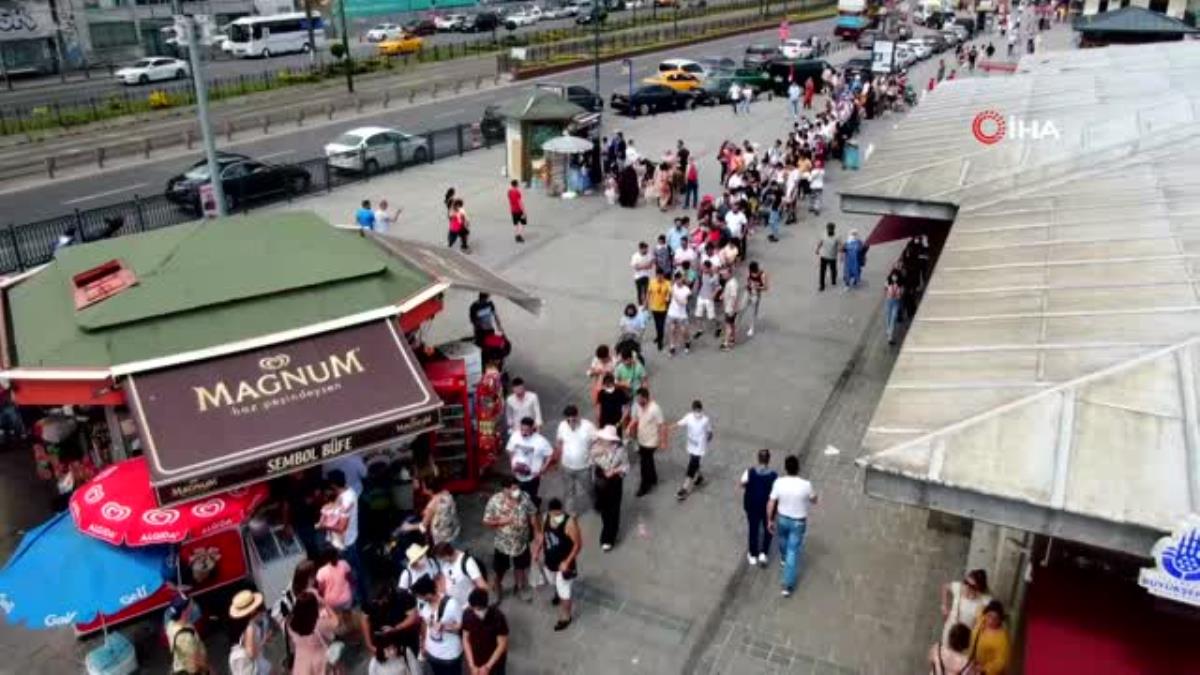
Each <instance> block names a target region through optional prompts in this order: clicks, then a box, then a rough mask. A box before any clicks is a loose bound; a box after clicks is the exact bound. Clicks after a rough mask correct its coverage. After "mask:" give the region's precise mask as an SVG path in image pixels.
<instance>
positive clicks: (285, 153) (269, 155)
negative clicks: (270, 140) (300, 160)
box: [258, 150, 296, 159]
mask: <svg viewBox="0 0 1200 675" xmlns="http://www.w3.org/2000/svg"><path fill="white" fill-rule="evenodd" d="M294 154H296V151H295V150H280V151H279V152H268V153H267V154H265V155H259V156H258V158H259V159H274V158H275V157H286V156H288V155H294Z"/></svg>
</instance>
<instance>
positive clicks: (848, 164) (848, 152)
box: [842, 141, 858, 171]
mask: <svg viewBox="0 0 1200 675" xmlns="http://www.w3.org/2000/svg"><path fill="white" fill-rule="evenodd" d="M842 168H843V169H846V170H847V171H858V143H857V142H855V141H846V147H844V148H842Z"/></svg>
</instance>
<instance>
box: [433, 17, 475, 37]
mask: <svg viewBox="0 0 1200 675" xmlns="http://www.w3.org/2000/svg"><path fill="white" fill-rule="evenodd" d="M466 22H467V15H466V14H447V15H445V16H436V17H434V18H433V27H434V28H436V29H438V30H439V31H441V32H443V33H445V32H450V31H456V30H458V29H460V28H462V27H463V24H465V23H466Z"/></svg>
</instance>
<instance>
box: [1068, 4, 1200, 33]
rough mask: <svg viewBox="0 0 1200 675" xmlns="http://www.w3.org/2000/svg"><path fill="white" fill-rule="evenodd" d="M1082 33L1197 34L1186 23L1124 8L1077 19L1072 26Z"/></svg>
mask: <svg viewBox="0 0 1200 675" xmlns="http://www.w3.org/2000/svg"><path fill="white" fill-rule="evenodd" d="M1072 27H1073V28H1074V29H1075V30H1076V31H1079V32H1080V33H1159V34H1161V33H1168V34H1182V33H1195V32H1196V29H1195V28H1193V27H1191V26H1189V25H1187V24H1186V23H1184V22H1182V21H1180V20H1179V19H1175V18H1172V17H1169V16H1167V15H1165V14H1162V13H1160V12H1153V11H1151V10H1149V9H1146V8H1145V7H1122V8H1120V9H1115V10H1113V11H1111V12H1100V13H1099V14H1093V15H1091V16H1080V17H1076V19H1075V21H1074V24H1073V26H1072Z"/></svg>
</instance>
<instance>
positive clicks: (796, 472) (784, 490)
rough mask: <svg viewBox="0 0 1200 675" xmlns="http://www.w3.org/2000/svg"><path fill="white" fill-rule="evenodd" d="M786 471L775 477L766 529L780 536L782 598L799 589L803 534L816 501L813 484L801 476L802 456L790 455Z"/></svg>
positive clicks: (784, 466)
mask: <svg viewBox="0 0 1200 675" xmlns="http://www.w3.org/2000/svg"><path fill="white" fill-rule="evenodd" d="M783 470H784V472H785V473H786V474H787V475H785V476H782V477H780V478H778V479H776V480H775V483H774V484H773V485H772V486H771V494H770V496H769V499H768V501H767V529H768V530H769V531H770V533H771V534H772V535H774V536H776V537H778V538H779V557H780V559H781V560H782V561H783V571H782V573H781V575H780V584H781V586H782V587H783V589H782V591H781V594H782V595H783V597H785V598H786V597H790V596H791V595H792V593H793V592H795V590H796V578H797V577H798V576H799V573H800V557H801V555H802V554H803V553H804V537H805V535H806V534H807V531H808V511H809V507H810V506H811V505H813V504H816V503H817V493H816V492H815V491H814V490H813V486H812V483H810V482H808V481H807V480H805V479H803V478H801V477H800V458H799V457H796V456H795V455H788V456H787V458H786V459H784V460H783Z"/></svg>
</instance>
